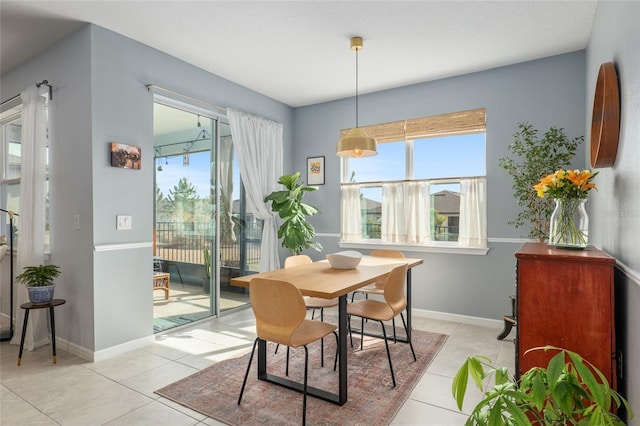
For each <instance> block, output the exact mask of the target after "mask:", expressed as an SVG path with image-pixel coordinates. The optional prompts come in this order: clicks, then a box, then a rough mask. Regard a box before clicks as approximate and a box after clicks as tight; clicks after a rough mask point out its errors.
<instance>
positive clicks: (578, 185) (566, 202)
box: [533, 169, 598, 248]
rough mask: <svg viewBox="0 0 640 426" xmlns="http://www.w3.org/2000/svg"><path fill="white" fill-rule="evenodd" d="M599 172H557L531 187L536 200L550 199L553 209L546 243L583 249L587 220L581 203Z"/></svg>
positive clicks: (594, 185) (583, 201)
mask: <svg viewBox="0 0 640 426" xmlns="http://www.w3.org/2000/svg"><path fill="white" fill-rule="evenodd" d="M597 174H598V173H597V172H596V173H593V172H591V171H590V170H563V169H559V170H558V171H556V172H555V173H551V174H550V175H547V176H545V177H543V178H542V179H540V182H539V183H538V184H537V185H534V186H533V188H534V189H535V190H536V191H537V193H538V197H541V198H546V197H547V196H549V197H553V198H554V199H555V201H556V209H555V210H554V211H553V213H552V214H551V219H550V226H549V244H550V245H553V246H556V247H567V248H586V247H587V242H588V239H589V238H588V235H589V234H588V233H589V217H588V216H587V212H586V210H585V208H584V203H585V202H586V198H587V196H588V195H589V191H590V190H592V189H595V190H596V191H597V190H598V188H596V184H595V183H593V182H592V181H593V178H594V177H595V176H596V175H597Z"/></svg>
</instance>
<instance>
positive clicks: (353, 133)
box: [336, 37, 378, 157]
mask: <svg viewBox="0 0 640 426" xmlns="http://www.w3.org/2000/svg"><path fill="white" fill-rule="evenodd" d="M362 46H363V44H362V37H352V38H351V49H352V50H355V51H356V127H354V128H352V129H351V130H349V132H348V133H347V135H346V136H343V137H341V138H340V139H338V146H337V148H336V155H337V156H338V157H370V156H372V155H377V154H378V151H377V146H376V140H375V139H374V138H372V137H369V136H367V134H366V133H365V131H364V130H363V129H361V128H360V127H358V51H359V50H360V49H362Z"/></svg>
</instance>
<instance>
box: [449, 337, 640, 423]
mask: <svg viewBox="0 0 640 426" xmlns="http://www.w3.org/2000/svg"><path fill="white" fill-rule="evenodd" d="M540 350H543V351H548V350H554V351H559V352H558V354H556V355H555V356H554V357H553V358H551V360H550V361H549V364H548V366H547V368H541V367H534V368H532V369H530V370H529V371H527V372H526V373H524V374H523V375H522V377H520V380H518V381H515V380H509V378H508V375H507V369H506V368H504V367H502V368H497V367H495V366H494V365H493V364H492V363H491V360H490V359H489V358H487V357H484V356H477V357H475V356H472V357H469V358H468V359H467V360H466V361H465V363H464V364H463V365H462V367H461V368H460V370H458V373H457V374H456V376H455V378H454V379H453V385H452V388H451V391H452V393H453V396H454V398H455V400H456V402H457V404H458V409H460V410H462V404H463V402H464V396H465V394H466V392H467V382H468V380H469V376H471V378H472V379H473V381H474V382H475V384H476V386H477V387H478V388H479V389H480V390H481V391H483V390H484V388H485V386H484V381H485V379H487V377H489V376H491V375H494V377H495V385H494V386H493V387H489V389H488V390H487V391H486V392H483V399H482V400H481V401H480V402H479V403H478V405H476V407H475V408H474V409H473V411H472V412H471V415H470V416H469V419H468V420H467V422H466V424H467V425H496V426H497V425H517V426H521V425H594V426H595V425H598V426H601V425H623V424H624V423H623V422H622V420H620V418H618V416H617V415H616V414H615V413H614V412H612V410H611V409H612V406H613V405H612V404H615V407H620V406H621V404H624V406H625V407H626V409H627V412H628V414H629V418H632V417H633V413H632V412H631V408H630V407H629V404H628V403H627V401H626V400H625V399H624V398H623V397H622V396H620V395H619V394H618V393H617V392H616V391H615V390H613V389H611V388H610V386H609V383H608V382H607V379H606V378H605V377H604V375H603V374H602V373H601V372H600V371H599V370H598V369H597V368H596V367H595V366H594V365H593V364H591V363H590V362H589V361H587V360H585V359H583V358H582V357H581V356H580V355H578V354H576V353H575V352H571V351H568V350H566V349H561V348H556V347H553V346H545V347H539V348H533V349H530V350H528V351H526V352H525V355H526V354H527V353H529V352H531V351H540ZM596 377H597V378H596Z"/></svg>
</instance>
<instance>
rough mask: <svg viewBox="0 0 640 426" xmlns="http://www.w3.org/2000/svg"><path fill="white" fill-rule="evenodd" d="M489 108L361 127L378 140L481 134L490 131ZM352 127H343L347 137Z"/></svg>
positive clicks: (388, 140) (395, 140) (383, 141)
mask: <svg viewBox="0 0 640 426" xmlns="http://www.w3.org/2000/svg"><path fill="white" fill-rule="evenodd" d="M485 111H486V110H485V108H479V109H472V110H468V111H460V112H451V113H447V114H440V115H433V116H430V117H422V118H412V119H409V120H400V121H393V122H390V123H382V124H373V125H371V126H364V127H361V128H362V129H364V131H365V132H366V133H367V135H368V136H370V137H372V138H374V139H375V140H376V142H377V143H385V142H397V141H400V140H405V139H425V138H433V137H439V136H452V135H464V134H470V133H480V132H484V131H485V130H486V113H485ZM348 131H349V129H343V130H341V132H340V133H341V135H342V136H345V135H346V134H347V132H348Z"/></svg>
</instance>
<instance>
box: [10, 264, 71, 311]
mask: <svg viewBox="0 0 640 426" xmlns="http://www.w3.org/2000/svg"><path fill="white" fill-rule="evenodd" d="M60 272H61V271H60V267H59V266H57V265H39V266H25V267H24V268H23V271H22V273H21V274H20V275H18V276H17V277H16V282H18V283H19V284H22V285H25V286H26V287H27V289H28V291H29V300H31V302H33V303H47V302H50V301H51V299H52V298H53V290H54V286H55V284H54V283H53V280H54V279H56V278H58V276H59V275H60Z"/></svg>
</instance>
